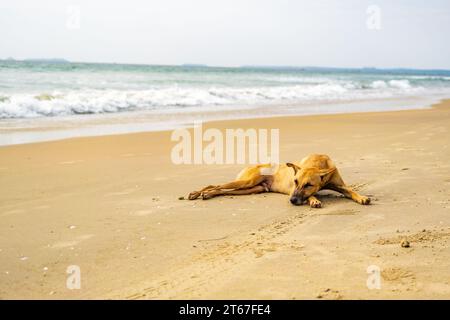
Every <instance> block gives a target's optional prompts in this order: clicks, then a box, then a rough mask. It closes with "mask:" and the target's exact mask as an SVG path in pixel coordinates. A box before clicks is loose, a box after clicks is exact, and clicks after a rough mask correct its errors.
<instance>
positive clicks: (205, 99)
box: [0, 61, 450, 145]
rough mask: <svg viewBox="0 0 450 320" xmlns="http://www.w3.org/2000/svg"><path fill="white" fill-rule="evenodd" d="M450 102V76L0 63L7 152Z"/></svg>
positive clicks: (1, 128) (0, 114)
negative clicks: (202, 126) (230, 122)
mask: <svg viewBox="0 0 450 320" xmlns="http://www.w3.org/2000/svg"><path fill="white" fill-rule="evenodd" d="M447 97H450V71H447V70H411V69H389V70H381V69H374V68H363V69H338V68H313V67H305V68H293V67H254V66H247V67H236V68H224V67H208V66H201V65H183V66H154V65H130V64H96V63H46V62H31V61H29V62H27V61H0V144H2V145H5V144H15V143H24V142H34V141H42V140H53V139H59V138H66V137H73V136H83V135H98V134H111V133H124V132H136V131H147V130H149V131H151V130H163V129H170V128H175V127H177V126H183V125H189V124H190V123H192V122H193V121H196V120H197V121H198V120H202V121H208V120H218V119H230V118H246V117H267V116H274V115H309V114H325V113H342V112H364V111H385V110H400V109H408V108H422V107H428V106H429V105H430V104H431V103H434V102H436V101H439V100H440V99H443V98H447Z"/></svg>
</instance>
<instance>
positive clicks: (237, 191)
mask: <svg viewBox="0 0 450 320" xmlns="http://www.w3.org/2000/svg"><path fill="white" fill-rule="evenodd" d="M266 191H267V187H265V186H263V185H257V186H254V187H251V188H247V189H235V190H212V191H208V192H205V193H203V195H202V197H203V200H207V199H211V198H212V197H216V196H220V195H236V196H237V195H239V196H242V195H247V194H254V193H261V192H266Z"/></svg>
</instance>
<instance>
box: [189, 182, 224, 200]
mask: <svg viewBox="0 0 450 320" xmlns="http://www.w3.org/2000/svg"><path fill="white" fill-rule="evenodd" d="M214 188H217V186H213V185H209V186H207V187H204V188H203V189H201V190H199V191H192V192H191V193H189V196H188V199H189V200H195V199H197V198H198V197H200V195H201V194H202V193H203V192H205V191H208V190H212V189H214Z"/></svg>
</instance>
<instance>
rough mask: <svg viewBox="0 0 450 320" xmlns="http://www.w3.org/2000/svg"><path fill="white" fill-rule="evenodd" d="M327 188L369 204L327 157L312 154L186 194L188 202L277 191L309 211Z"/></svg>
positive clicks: (258, 167) (251, 169)
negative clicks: (305, 203) (350, 185)
mask: <svg viewBox="0 0 450 320" xmlns="http://www.w3.org/2000/svg"><path fill="white" fill-rule="evenodd" d="M322 189H328V190H334V191H337V192H339V193H342V194H343V195H344V196H345V197H346V198H349V199H352V200H354V201H356V202H358V203H359V204H364V205H366V204H369V203H370V198H368V197H365V196H361V195H359V194H358V193H356V192H355V191H353V190H351V189H350V188H349V187H347V186H346V185H345V183H344V181H343V180H342V178H341V176H340V174H339V172H338V170H337V168H336V166H335V165H334V163H333V162H332V161H331V159H330V157H328V156H327V155H320V154H312V155H309V156H308V157H306V158H304V159H303V160H302V161H300V162H298V163H286V164H280V165H278V166H276V167H274V166H272V165H270V164H262V165H256V166H252V167H247V168H245V169H244V170H242V171H241V172H240V173H239V174H238V176H237V178H236V180H235V181H233V182H230V183H226V184H223V185H217V186H212V185H211V186H207V187H205V188H203V189H202V190H200V191H193V192H191V193H190V194H189V200H194V199H197V198H198V197H200V196H201V197H202V198H203V199H204V200H205V199H210V198H212V197H215V196H218V195H244V194H252V193H260V192H278V193H283V194H288V195H290V201H291V203H292V204H294V205H301V204H303V203H304V202H305V201H307V202H308V204H309V205H310V206H311V207H312V208H320V207H321V206H322V203H321V202H320V201H319V200H318V199H317V198H316V197H315V196H314V195H315V194H316V193H317V192H318V191H319V190H322Z"/></svg>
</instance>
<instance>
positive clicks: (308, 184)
mask: <svg viewBox="0 0 450 320" xmlns="http://www.w3.org/2000/svg"><path fill="white" fill-rule="evenodd" d="M309 187H312V185H311V184H310V183H305V185H304V186H303V188H309Z"/></svg>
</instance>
